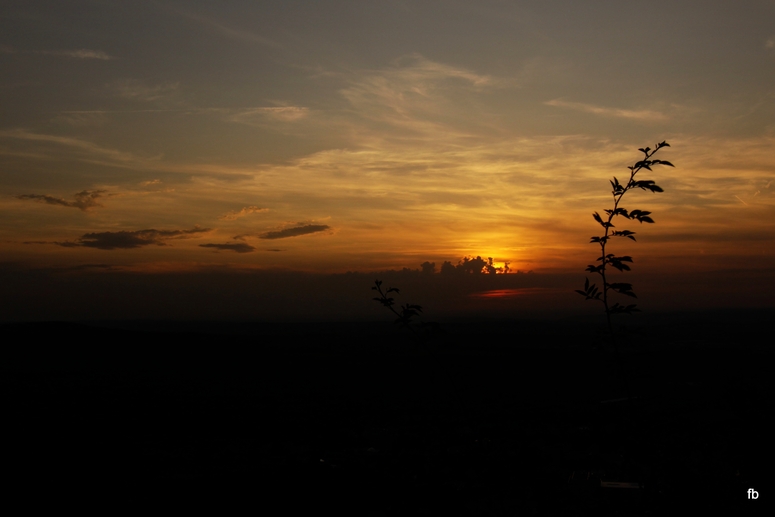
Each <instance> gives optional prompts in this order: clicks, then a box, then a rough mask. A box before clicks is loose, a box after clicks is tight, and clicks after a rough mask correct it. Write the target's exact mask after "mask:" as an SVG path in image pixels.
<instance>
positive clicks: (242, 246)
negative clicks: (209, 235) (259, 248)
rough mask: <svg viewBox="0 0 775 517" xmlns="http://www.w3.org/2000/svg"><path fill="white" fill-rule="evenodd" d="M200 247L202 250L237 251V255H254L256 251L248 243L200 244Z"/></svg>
mask: <svg viewBox="0 0 775 517" xmlns="http://www.w3.org/2000/svg"><path fill="white" fill-rule="evenodd" d="M199 246H200V247H202V248H214V249H216V250H224V251H236V252H237V253H252V252H253V251H256V248H255V247H253V246H251V245H250V244H248V243H246V242H235V243H226V244H214V243H207V244H200V245H199Z"/></svg>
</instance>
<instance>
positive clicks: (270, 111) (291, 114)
mask: <svg viewBox="0 0 775 517" xmlns="http://www.w3.org/2000/svg"><path fill="white" fill-rule="evenodd" d="M309 113H310V110H309V108H306V107H303V106H274V107H265V108H246V109H243V110H238V111H237V112H236V113H232V114H229V115H228V117H227V120H229V121H231V122H238V123H240V124H247V125H263V124H265V123H266V122H270V121H275V122H296V121H298V120H302V119H304V118H307V116H308V115H309Z"/></svg>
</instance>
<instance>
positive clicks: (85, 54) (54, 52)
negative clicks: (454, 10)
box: [0, 45, 116, 61]
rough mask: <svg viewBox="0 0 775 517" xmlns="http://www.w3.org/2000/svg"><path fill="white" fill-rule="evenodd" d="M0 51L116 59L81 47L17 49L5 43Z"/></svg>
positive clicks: (106, 59)
mask: <svg viewBox="0 0 775 517" xmlns="http://www.w3.org/2000/svg"><path fill="white" fill-rule="evenodd" d="M0 53H2V54H42V55H45V56H62V57H71V58H74V59H100V60H102V61H110V60H111V59H116V58H115V57H113V56H111V55H109V54H108V53H106V52H103V51H102V50H89V49H86V48H82V49H79V50H22V51H17V50H15V49H14V48H12V47H9V46H7V45H0Z"/></svg>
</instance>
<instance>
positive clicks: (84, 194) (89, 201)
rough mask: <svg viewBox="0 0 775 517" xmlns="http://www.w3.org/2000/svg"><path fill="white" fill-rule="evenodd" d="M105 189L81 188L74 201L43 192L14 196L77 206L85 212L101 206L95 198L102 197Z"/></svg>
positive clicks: (52, 203)
mask: <svg viewBox="0 0 775 517" xmlns="http://www.w3.org/2000/svg"><path fill="white" fill-rule="evenodd" d="M106 192H107V190H83V191H81V192H78V193H77V194H75V196H74V197H75V200H74V201H67V200H66V199H61V198H58V197H54V196H48V195H45V194H21V195H19V196H16V198H17V199H31V200H34V201H38V202H40V203H46V204H48V205H60V206H67V207H72V208H78V209H79V210H82V211H84V212H86V211H87V210H89V209H90V208H94V207H98V206H102V205H101V204H100V203H98V202H97V199H98V198H100V197H102V196H103V194H105V193H106Z"/></svg>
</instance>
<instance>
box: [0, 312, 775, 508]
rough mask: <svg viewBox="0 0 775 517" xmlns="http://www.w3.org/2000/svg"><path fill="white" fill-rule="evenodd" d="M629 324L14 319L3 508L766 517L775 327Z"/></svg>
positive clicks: (8, 338) (5, 366)
mask: <svg viewBox="0 0 775 517" xmlns="http://www.w3.org/2000/svg"><path fill="white" fill-rule="evenodd" d="M628 321H635V322H636V323H635V324H631V325H632V326H631V327H630V328H627V329H625V330H624V333H623V334H622V338H621V339H622V354H621V358H620V361H619V365H618V366H617V363H616V360H615V358H614V356H613V354H611V353H610V352H608V351H606V350H604V349H600V348H599V347H598V345H599V344H600V342H601V337H600V336H601V334H600V333H599V332H598V330H596V329H595V328H593V327H589V325H587V324H586V323H580V322H574V321H570V320H566V321H562V322H536V321H532V322H478V323H467V324H466V323H461V322H457V323H448V324H445V325H444V326H443V327H442V329H443V330H445V331H446V333H444V334H440V335H437V336H436V337H435V338H434V339H431V340H429V341H427V342H424V343H418V342H416V341H414V340H413V339H411V338H410V337H409V336H410V334H409V333H408V332H402V329H396V328H392V327H391V326H390V324H389V323H382V322H379V323H373V324H369V325H364V324H350V325H345V324H327V325H326V324H315V325H299V324H293V325H290V324H273V325H272V324H263V325H260V324H243V325H237V324H230V325H204V324H199V325H197V326H195V327H186V326H183V325H171V324H168V325H163V324H153V325H152V324H140V323H136V324H133V325H128V324H123V325H117V324H113V325H111V324H108V323H100V324H94V323H92V324H72V323H67V324H65V323H46V324H40V323H38V324H9V325H4V326H3V327H0V329H1V330H2V333H3V337H4V339H3V341H4V343H5V346H4V347H3V350H2V363H1V364H2V366H0V368H1V369H2V400H1V401H2V408H3V409H2V411H3V418H2V422H3V423H2V428H3V432H2V435H3V438H2V439H3V449H2V451H3V452H2V469H3V471H4V476H3V477H5V478H6V479H8V480H9V481H10V482H8V481H7V482H5V483H4V484H3V486H2V492H4V500H5V501H9V500H12V499H17V500H19V501H23V502H24V504H25V505H26V506H27V507H28V508H29V509H30V510H32V509H34V508H35V507H36V506H39V505H46V506H49V505H52V504H53V505H54V506H58V507H61V508H62V509H65V508H75V509H78V510H79V511H85V510H87V509H88V508H89V507H99V508H102V509H106V508H112V507H116V508H117V507H122V506H129V505H133V504H136V503H140V504H147V505H153V507H154V508H157V509H160V508H161V507H162V506H161V505H163V506H166V508H167V509H169V510H180V509H181V508H182V507H191V506H194V507H203V506H205V505H214V506H216V507H220V508H221V509H223V508H224V507H229V506H235V507H236V505H238V504H239V505H245V504H246V505H247V510H248V511H250V512H251V513H256V512H259V511H271V513H272V514H285V513H287V514H290V513H292V512H293V513H296V510H298V509H303V510H306V511H313V512H322V511H323V510H326V509H329V510H333V511H335V512H337V514H355V515H422V514H424V515H687V514H697V515H709V514H711V512H713V514H716V513H719V514H725V515H747V514H751V513H759V514H767V513H768V512H767V511H766V510H765V505H768V501H771V500H772V499H773V498H775V484H773V482H772V479H773V459H774V458H775V455H773V453H771V452H770V449H771V442H772V438H773V436H774V434H773V431H775V420H774V418H773V416H774V413H773V403H772V395H773V393H775V389H774V387H773V384H774V383H775V377H774V376H773V375H772V365H773V352H775V348H773V347H772V346H771V345H769V341H770V339H769V338H768V335H769V334H770V333H771V326H770V323H771V322H772V321H773V319H772V313H756V314H747V315H746V314H737V315H734V316H732V315H729V314H706V315H671V316H665V317H663V318H661V319H660V318H655V319H652V320H646V319H640V320H635V319H633V320H628ZM649 321H651V322H653V324H652V323H649ZM121 327H122V328H121ZM130 327H132V328H130ZM186 329H188V330H190V331H186ZM191 329H193V330H191ZM596 347H598V348H596ZM628 390H629V392H630V395H631V397H632V398H631V399H627V392H628ZM613 482H618V483H629V484H630V485H628V486H632V488H617V487H611V486H608V484H610V483H613ZM749 488H753V489H755V490H756V491H757V492H758V495H759V499H757V500H749V499H748V497H747V490H748V489H749ZM158 496H162V499H161V500H160V499H157V497H158ZM9 498H10V499H9ZM105 501H107V502H105ZM143 501H145V503H143ZM106 504H107V505H108V506H107V507H105V506H103V505H106ZM770 509H771V507H770ZM756 510H759V511H758V512H757V511H756Z"/></svg>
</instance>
